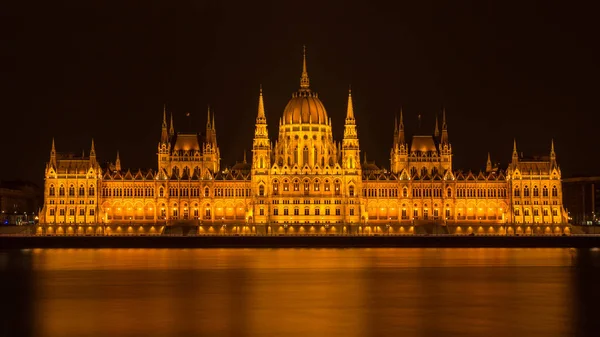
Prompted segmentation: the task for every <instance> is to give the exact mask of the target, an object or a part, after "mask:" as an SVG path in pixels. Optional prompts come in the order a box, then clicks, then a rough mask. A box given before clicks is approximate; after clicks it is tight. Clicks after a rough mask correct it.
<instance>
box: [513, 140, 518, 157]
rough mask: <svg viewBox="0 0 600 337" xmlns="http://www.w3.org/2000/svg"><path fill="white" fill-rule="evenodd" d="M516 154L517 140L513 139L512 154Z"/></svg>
mask: <svg viewBox="0 0 600 337" xmlns="http://www.w3.org/2000/svg"><path fill="white" fill-rule="evenodd" d="M516 152H517V139H516V138H513V153H516Z"/></svg>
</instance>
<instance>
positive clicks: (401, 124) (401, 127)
mask: <svg viewBox="0 0 600 337" xmlns="http://www.w3.org/2000/svg"><path fill="white" fill-rule="evenodd" d="M400 129H401V130H404V112H403V111H402V106H400Z"/></svg>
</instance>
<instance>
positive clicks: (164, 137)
mask: <svg viewBox="0 0 600 337" xmlns="http://www.w3.org/2000/svg"><path fill="white" fill-rule="evenodd" d="M160 142H161V143H162V144H166V143H168V142H169V132H168V130H167V105H166V104H165V105H164V107H163V120H162V126H161V133H160Z"/></svg>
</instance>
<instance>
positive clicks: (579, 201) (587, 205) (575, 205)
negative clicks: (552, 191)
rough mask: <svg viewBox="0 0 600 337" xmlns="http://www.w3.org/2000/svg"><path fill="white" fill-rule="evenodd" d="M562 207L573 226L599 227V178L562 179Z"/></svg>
mask: <svg viewBox="0 0 600 337" xmlns="http://www.w3.org/2000/svg"><path fill="white" fill-rule="evenodd" d="M563 196H564V206H565V208H566V209H567V211H568V212H569V217H570V220H571V224H573V225H592V224H593V225H600V177H573V178H566V179H563Z"/></svg>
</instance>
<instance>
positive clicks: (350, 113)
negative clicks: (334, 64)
mask: <svg viewBox="0 0 600 337" xmlns="http://www.w3.org/2000/svg"><path fill="white" fill-rule="evenodd" d="M353 119H354V107H353V106H352V89H351V88H349V89H348V111H347V112H346V120H353Z"/></svg>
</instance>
